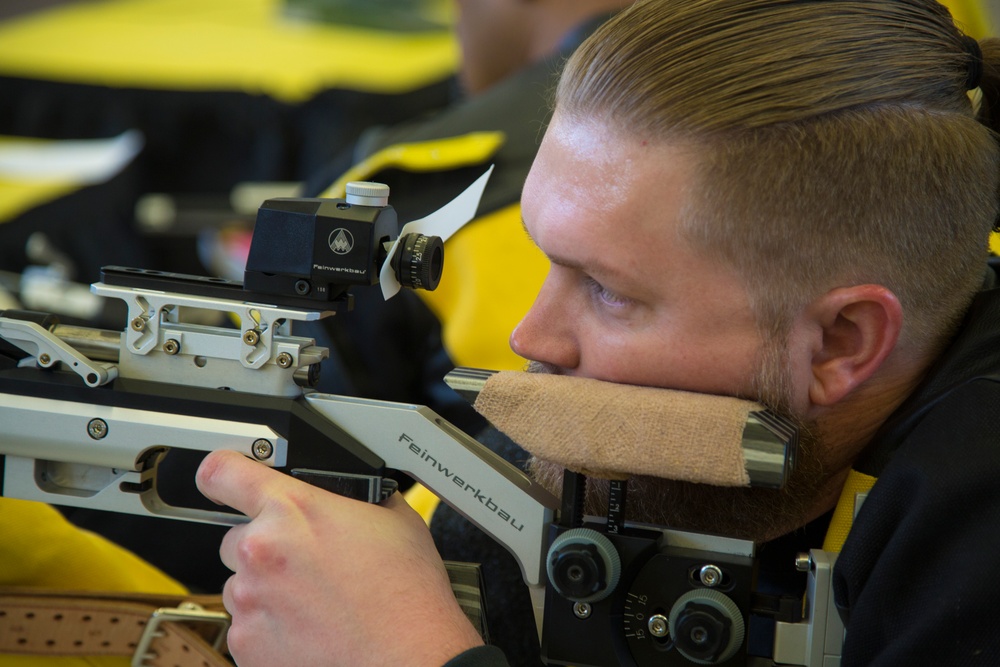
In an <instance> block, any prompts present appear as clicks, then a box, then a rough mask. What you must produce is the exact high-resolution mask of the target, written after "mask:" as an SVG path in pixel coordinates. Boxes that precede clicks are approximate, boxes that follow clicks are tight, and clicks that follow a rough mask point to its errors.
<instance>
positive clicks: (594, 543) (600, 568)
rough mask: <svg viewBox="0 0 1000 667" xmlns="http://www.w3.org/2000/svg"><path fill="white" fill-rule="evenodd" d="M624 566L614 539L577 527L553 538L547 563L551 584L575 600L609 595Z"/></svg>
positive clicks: (562, 593) (593, 600) (594, 599)
mask: <svg viewBox="0 0 1000 667" xmlns="http://www.w3.org/2000/svg"><path fill="white" fill-rule="evenodd" d="M621 568H622V566H621V558H619V556H618V551H617V550H616V549H615V546H614V545H613V544H611V540H609V539H608V538H607V537H605V536H604V535H602V534H601V533H598V532H597V531H594V530H590V529H589V528H574V529H572V530H568V531H566V532H565V533H563V534H562V535H560V536H559V537H557V538H556V539H555V540H553V541H552V546H551V547H549V553H548V558H547V559H546V564H545V569H546V572H547V574H548V576H549V582H550V583H551V584H552V587H553V588H555V590H556V592H557V593H559V594H560V595H562V596H563V597H564V598H567V599H569V600H573V601H575V602H597V601H599V600H603V599H604V598H606V597H607V596H608V595H610V594H611V592H612V591H614V589H615V587H616V586H617V585H618V579H619V577H620V576H621Z"/></svg>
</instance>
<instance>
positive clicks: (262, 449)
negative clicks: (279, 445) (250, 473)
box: [250, 438, 274, 461]
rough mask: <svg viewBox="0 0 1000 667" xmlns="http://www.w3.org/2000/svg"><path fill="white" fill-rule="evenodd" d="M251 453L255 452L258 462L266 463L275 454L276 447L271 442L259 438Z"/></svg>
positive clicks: (254, 443)
mask: <svg viewBox="0 0 1000 667" xmlns="http://www.w3.org/2000/svg"><path fill="white" fill-rule="evenodd" d="M250 451H252V452H253V456H254V458H255V459H257V460H258V461H266V460H268V459H269V458H271V455H272V454H274V445H272V444H271V441H270V440H265V439H264V438H259V439H257V440H254V441H253V447H252V448H251V450H250Z"/></svg>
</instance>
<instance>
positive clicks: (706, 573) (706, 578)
mask: <svg viewBox="0 0 1000 667" xmlns="http://www.w3.org/2000/svg"><path fill="white" fill-rule="evenodd" d="M698 579H699V580H700V581H701V583H702V584H704V585H705V586H708V587H709V588H713V587H715V586H718V585H719V584H721V583H722V570H721V569H719V566H718V565H711V564H709V565H705V566H702V568H701V569H700V570H699V571H698Z"/></svg>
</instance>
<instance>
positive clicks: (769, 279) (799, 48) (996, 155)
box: [556, 0, 1000, 351]
mask: <svg viewBox="0 0 1000 667" xmlns="http://www.w3.org/2000/svg"><path fill="white" fill-rule="evenodd" d="M997 44H998V42H997V40H992V41H990V40H984V42H983V43H982V50H983V52H985V55H984V57H983V58H982V59H981V60H979V61H977V60H976V55H975V48H974V46H973V45H972V43H970V41H969V38H966V37H965V36H964V35H963V34H962V33H961V32H960V31H959V30H958V29H957V28H956V27H955V25H954V23H953V22H952V20H951V17H950V15H949V14H948V11H947V10H946V9H945V8H944V7H942V6H941V5H939V4H937V3H936V2H930V1H926V0H925V1H921V0H871V1H868V2H856V1H855V2H847V1H844V2H841V1H837V0H831V1H827V2H808V1H806V2H794V1H791V0H783V1H782V0H649V1H644V0H640V1H639V2H637V3H636V4H635V5H634V6H633V7H631V8H630V9H627V10H625V11H623V12H621V13H620V14H618V15H617V16H616V17H615V18H614V19H612V20H611V21H609V22H608V23H607V24H605V25H604V26H603V27H602V28H601V29H600V30H599V31H598V32H597V33H595V34H594V35H593V36H592V37H591V38H590V39H589V40H588V41H587V42H586V43H584V44H583V45H582V46H581V47H580V49H578V50H577V52H576V53H575V55H574V56H573V58H572V59H571V60H570V61H569V63H568V64H567V66H566V68H565V71H564V73H563V76H562V79H561V80H560V83H559V87H558V90H557V94H556V108H557V111H558V112H559V113H560V114H561V115H562V116H563V117H566V116H569V117H577V118H588V119H596V120H599V121H602V122H605V123H607V124H609V125H610V126H612V127H616V128H620V130H621V131H622V132H624V133H627V134H630V135H632V136H641V137H643V138H646V137H647V136H648V137H651V138H654V139H657V140H662V141H664V142H668V143H675V144H677V145H689V146H694V147H696V149H697V151H698V152H697V156H698V160H697V164H698V166H697V168H696V171H697V173H696V174H695V182H696V183H697V185H696V187H695V192H693V193H692V197H691V199H690V205H689V208H688V210H686V211H685V213H684V216H683V217H684V220H683V223H682V233H683V234H684V235H685V237H686V238H687V239H688V240H690V241H691V242H692V243H693V245H694V247H695V248H697V249H699V250H701V251H703V252H704V253H706V254H708V255H709V256H714V257H718V258H721V259H723V260H725V261H726V262H728V263H729V264H730V265H732V266H734V267H735V268H736V270H737V271H739V272H740V273H741V275H743V276H744V277H745V279H746V281H747V284H748V287H749V290H750V294H751V298H752V300H753V307H754V311H755V314H756V315H757V318H758V323H759V325H760V326H761V328H762V329H764V330H766V331H771V332H775V333H777V332H780V331H782V330H783V327H784V326H785V323H786V322H787V319H788V318H789V317H790V316H791V315H792V313H793V312H794V311H795V310H796V309H797V308H801V307H802V306H803V305H804V304H806V303H807V302H808V301H809V300H810V299H811V298H814V297H815V296H817V295H818V294H820V293H822V292H823V291H826V290H828V289H830V288H832V287H835V286H839V285H846V284H862V283H866V282H871V283H877V284H882V285H885V286H886V287H888V288H889V289H891V290H892V291H893V292H894V293H895V294H896V295H897V297H898V298H899V299H900V301H901V302H902V303H903V307H904V313H905V324H904V340H907V341H909V342H910V343H911V344H914V345H916V346H917V347H918V349H924V350H928V351H930V350H934V349H937V348H938V347H940V345H942V344H943V343H944V341H945V339H946V338H947V337H948V336H949V335H950V334H951V332H952V331H953V330H954V326H956V324H957V322H958V320H959V318H960V316H961V314H962V313H963V312H964V310H965V308H966V307H967V305H968V303H969V300H970V299H971V297H972V295H973V293H974V292H975V291H976V289H977V288H978V287H979V286H980V285H981V284H982V280H983V275H984V261H985V257H986V253H987V239H988V235H989V230H990V229H991V228H992V227H993V225H994V224H995V222H996V220H997V216H998V181H1000V150H998V146H997V142H996V134H995V132H993V131H992V130H991V129H990V128H988V127H987V125H986V124H984V123H992V124H994V126H995V125H996V123H997V122H998V121H997V118H996V117H995V115H996V113H997V110H998V109H1000V103H998V102H997V100H998V97H1000V92H998V74H997V70H998V67H997V61H998V58H1000V49H998V48H997ZM977 67H978V69H977ZM977 72H978V73H981V77H976V74H977ZM970 78H979V79H980V80H981V83H980V89H981V91H982V95H983V104H982V110H981V116H982V120H983V122H979V121H977V120H976V117H975V113H974V110H973V105H972V104H971V102H970V98H969V96H968V94H967V88H968V86H969V85H970V84H975V83H976V81H972V80H970ZM990 114H993V117H992V118H990V117H989V116H990ZM994 129H995V128H994Z"/></svg>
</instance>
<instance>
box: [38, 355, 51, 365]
mask: <svg viewBox="0 0 1000 667" xmlns="http://www.w3.org/2000/svg"><path fill="white" fill-rule="evenodd" d="M38 363H39V364H41V365H42V366H48V365H49V364H51V363H52V357H50V356H49V355H48V354H47V353H45V352H42V353H41V354H40V355H38Z"/></svg>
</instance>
